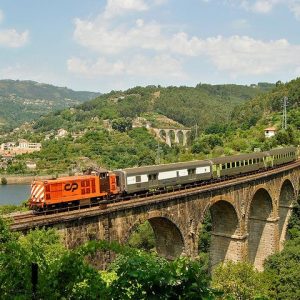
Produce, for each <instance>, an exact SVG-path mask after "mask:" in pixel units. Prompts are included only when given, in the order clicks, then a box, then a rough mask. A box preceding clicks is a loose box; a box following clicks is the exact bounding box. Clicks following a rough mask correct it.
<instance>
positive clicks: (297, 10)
mask: <svg viewBox="0 0 300 300" xmlns="http://www.w3.org/2000/svg"><path fill="white" fill-rule="evenodd" d="M289 8H290V10H291V11H292V13H293V14H294V16H295V17H296V18H297V19H300V1H299V0H294V1H291V2H290V4H289Z"/></svg>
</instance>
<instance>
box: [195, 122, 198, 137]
mask: <svg viewBox="0 0 300 300" xmlns="http://www.w3.org/2000/svg"><path fill="white" fill-rule="evenodd" d="M197 137H198V123H196V126H195V139H197Z"/></svg>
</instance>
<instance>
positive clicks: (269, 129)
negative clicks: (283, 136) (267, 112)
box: [265, 127, 277, 138]
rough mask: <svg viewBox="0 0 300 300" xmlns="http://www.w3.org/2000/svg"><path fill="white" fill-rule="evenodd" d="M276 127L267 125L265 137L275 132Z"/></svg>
mask: <svg viewBox="0 0 300 300" xmlns="http://www.w3.org/2000/svg"><path fill="white" fill-rule="evenodd" d="M276 131H277V129H276V128H275V127H268V128H266V129H265V137H266V138H270V137H272V136H274V135H275V134H276Z"/></svg>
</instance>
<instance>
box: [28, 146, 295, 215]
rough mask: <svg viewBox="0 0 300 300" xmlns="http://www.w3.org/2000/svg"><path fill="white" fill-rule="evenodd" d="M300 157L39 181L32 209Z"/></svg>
mask: <svg viewBox="0 0 300 300" xmlns="http://www.w3.org/2000/svg"><path fill="white" fill-rule="evenodd" d="M297 157H298V155H297V148H296V147H286V148H277V149H272V150H269V151H266V152H254V153H249V154H238V155H232V156H224V157H217V158H211V159H205V160H195V161H188V162H179V163H170V164H161V165H153V166H144V167H134V168H126V169H121V170H115V171H108V170H101V171H98V172H91V173H90V174H88V175H81V176H69V177H61V178H57V179H52V180H35V181H33V182H32V185H31V194H30V198H29V207H30V208H31V209H33V210H36V211H40V210H48V209H51V208H58V207H72V206H79V205H80V206H85V205H91V204H94V203H101V201H102V202H104V201H107V200H109V199H117V198H121V197H126V196H130V195H136V194H142V193H149V192H153V191H156V190H165V189H167V188H170V187H178V186H185V185H193V184H195V183H201V182H210V181H211V182H214V181H216V180H222V179H227V178H228V179H230V178H232V177H236V176H242V175H245V174H250V173H253V172H260V171H264V170H268V169H271V168H275V167H278V166H280V165H283V164H287V163H291V162H293V161H295V160H296V159H297Z"/></svg>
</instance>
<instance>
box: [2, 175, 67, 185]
mask: <svg viewBox="0 0 300 300" xmlns="http://www.w3.org/2000/svg"><path fill="white" fill-rule="evenodd" d="M64 176H68V174H58V177H64ZM0 178H5V179H6V180H7V184H31V182H32V181H33V180H48V179H53V178H56V177H55V175H53V174H52V175H40V176H39V175H6V174H4V175H1V174H0Z"/></svg>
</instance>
